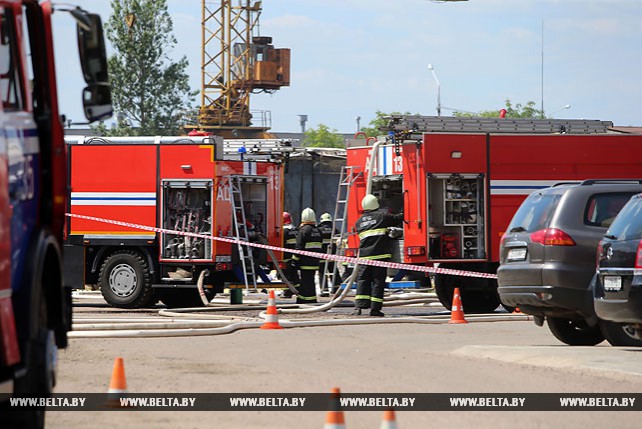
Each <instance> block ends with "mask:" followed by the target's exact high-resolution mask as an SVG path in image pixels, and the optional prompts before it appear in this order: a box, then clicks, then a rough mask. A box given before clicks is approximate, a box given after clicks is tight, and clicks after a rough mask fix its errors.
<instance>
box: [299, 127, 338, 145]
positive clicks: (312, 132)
mask: <svg viewBox="0 0 642 429" xmlns="http://www.w3.org/2000/svg"><path fill="white" fill-rule="evenodd" d="M301 146H305V147H341V148H344V147H346V144H345V142H344V140H343V136H342V135H341V134H339V132H338V131H337V130H335V129H332V130H331V129H330V128H329V127H328V126H327V125H324V124H319V126H318V127H317V128H316V129H314V128H311V129H309V130H307V131H306V132H305V138H304V140H303V142H302V143H301Z"/></svg>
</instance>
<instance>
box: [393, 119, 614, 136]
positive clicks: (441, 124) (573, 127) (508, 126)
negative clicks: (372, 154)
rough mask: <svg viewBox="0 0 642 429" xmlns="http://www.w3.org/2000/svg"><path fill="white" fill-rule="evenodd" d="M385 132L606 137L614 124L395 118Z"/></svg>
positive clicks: (582, 121)
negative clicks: (600, 135) (603, 135)
mask: <svg viewBox="0 0 642 429" xmlns="http://www.w3.org/2000/svg"><path fill="white" fill-rule="evenodd" d="M386 119H388V121H389V122H388V126H386V127H382V131H395V132H404V131H405V132H415V133H428V132H453V133H517V134H520V133H531V134H532V133H535V134H556V133H559V134H606V133H607V132H608V130H609V128H612V127H613V122H610V121H598V120H584V119H528V118H458V117H450V116H421V115H394V116H388V117H386Z"/></svg>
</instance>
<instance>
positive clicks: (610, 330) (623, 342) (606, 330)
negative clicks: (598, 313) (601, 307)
mask: <svg viewBox="0 0 642 429" xmlns="http://www.w3.org/2000/svg"><path fill="white" fill-rule="evenodd" d="M599 326H600V329H601V330H602V334H603V335H604V338H606V341H608V342H609V344H611V345H612V346H616V347H617V346H629V347H642V340H640V339H638V338H636V333H635V329H634V328H633V327H632V326H630V325H624V324H621V323H615V322H609V321H607V320H600V322H599Z"/></svg>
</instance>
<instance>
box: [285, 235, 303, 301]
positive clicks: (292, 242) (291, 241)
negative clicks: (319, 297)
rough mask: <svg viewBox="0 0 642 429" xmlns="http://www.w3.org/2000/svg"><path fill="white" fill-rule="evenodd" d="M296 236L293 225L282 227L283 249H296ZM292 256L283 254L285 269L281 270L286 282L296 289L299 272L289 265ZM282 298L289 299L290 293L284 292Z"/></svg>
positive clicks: (298, 281)
mask: <svg viewBox="0 0 642 429" xmlns="http://www.w3.org/2000/svg"><path fill="white" fill-rule="evenodd" d="M298 235H299V230H298V229H296V227H295V226H294V225H292V224H291V223H290V224H287V225H283V247H285V248H286V249H294V248H296V238H297V236H298ZM292 256H294V255H293V254H292V253H289V252H285V253H284V254H283V261H284V262H285V269H284V270H283V274H284V275H285V278H286V279H287V281H288V282H290V283H291V284H292V286H294V287H297V288H298V287H299V283H300V279H299V272H298V271H297V269H296V268H295V267H294V266H293V265H292V264H291V261H292ZM284 296H286V297H290V296H292V292H290V291H289V290H286V291H285V292H284Z"/></svg>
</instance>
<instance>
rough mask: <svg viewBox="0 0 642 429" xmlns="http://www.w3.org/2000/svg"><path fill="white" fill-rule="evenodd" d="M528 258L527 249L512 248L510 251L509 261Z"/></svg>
mask: <svg viewBox="0 0 642 429" xmlns="http://www.w3.org/2000/svg"><path fill="white" fill-rule="evenodd" d="M525 259H526V249H510V250H509V251H508V260H509V261H523V260H525Z"/></svg>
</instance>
